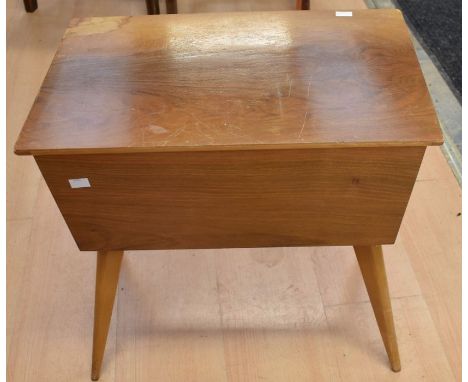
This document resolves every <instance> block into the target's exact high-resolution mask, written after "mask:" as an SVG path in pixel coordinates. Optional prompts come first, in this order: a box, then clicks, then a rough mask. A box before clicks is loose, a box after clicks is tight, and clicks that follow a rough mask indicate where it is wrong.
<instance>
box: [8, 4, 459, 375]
mask: <svg viewBox="0 0 468 382" xmlns="http://www.w3.org/2000/svg"><path fill="white" fill-rule="evenodd" d="M312 6H314V7H317V8H325V7H327V8H332V9H347V8H359V7H360V8H362V7H363V6H364V5H363V3H362V2H361V0H333V1H326V0H320V1H316V2H314V1H312ZM293 7H294V1H293V0H273V1H270V0H259V1H255V0H232V1H229V0H179V10H180V12H212V11H222V10H268V9H271V10H274V9H293ZM144 13H145V4H144V1H143V0H99V1H97V0H39V10H38V11H37V12H36V13H34V14H26V13H25V12H24V10H23V6H22V2H21V1H20V0H7V99H8V104H7V112H8V114H7V159H8V166H7V235H8V242H7V267H8V268H7V366H8V370H7V376H8V380H9V381H12V382H13V381H14V382H17V381H48V382H52V381H88V380H89V376H90V366H91V341H92V322H93V321H92V316H93V298H94V277H95V274H94V272H95V262H96V259H95V254H94V253H91V252H90V253H88V252H85V253H80V252H79V251H78V249H77V247H76V245H75V244H74V242H73V239H72V237H71V235H70V233H69V231H68V229H67V227H66V226H65V223H64V221H63V219H62V217H61V215H60V213H59V211H58V209H57V206H56V205H55V203H54V201H53V199H52V196H51V195H50V193H49V190H48V189H47V186H46V185H45V183H44V181H43V180H42V178H41V175H40V173H39V171H38V169H37V167H36V164H35V163H34V161H33V160H32V159H31V158H27V157H16V156H14V155H13V144H14V141H15V139H16V136H17V134H18V132H19V130H20V128H21V126H22V123H23V122H24V120H25V118H26V115H27V113H28V111H29V108H30V106H31V104H32V102H33V100H34V97H35V95H36V93H37V91H38V89H39V86H40V84H41V81H42V79H43V77H44V75H45V73H46V71H47V68H48V66H49V64H50V62H51V60H52V57H53V54H54V52H55V49H56V48H57V45H58V43H59V41H60V38H61V36H62V34H63V31H64V29H65V27H66V25H67V23H68V21H69V20H70V18H71V17H81V16H107V15H126V14H144ZM155 17H156V16H155ZM460 212H461V191H460V188H459V186H458V183H457V181H456V180H455V178H454V177H453V175H452V173H451V171H450V168H449V167H448V165H447V163H446V162H445V159H444V156H443V155H442V153H441V151H440V149H439V148H429V149H428V151H427V153H426V156H425V159H424V162H423V166H422V169H421V171H420V174H419V177H418V181H417V182H416V186H415V189H414V191H413V195H412V197H411V200H410V203H409V206H408V209H407V212H406V216H405V218H404V221H403V224H402V227H401V231H400V234H399V236H398V240H397V242H396V245H395V246H386V247H384V251H385V259H386V262H387V272H388V277H389V283H390V292H391V297H392V303H393V308H394V316H395V321H396V327H397V334H398V338H399V345H400V353H401V360H402V372H401V373H399V374H395V373H392V372H391V371H390V369H389V367H388V364H387V362H388V361H387V357H386V354H385V350H384V347H383V344H382V342H381V338H380V335H379V332H378V328H377V325H376V322H375V320H374V316H373V314H372V309H371V307H370V304H369V301H368V296H367V294H366V291H365V288H364V284H363V281H362V279H361V276H360V273H359V268H358V265H357V262H356V260H355V257H354V254H353V251H352V248H351V247H334V248H290V249H285V248H276V249H242V250H237V249H236V250H233V249H230V250H205V251H159V252H158V253H155V251H142V252H129V253H126V255H125V258H124V261H123V265H122V273H121V279H120V285H119V291H118V297H117V302H116V306H115V308H114V317H113V320H112V326H111V330H110V334H109V339H108V345H107V352H106V355H105V359H104V364H103V370H102V377H101V381H103V382H105V381H125V382H127V381H163V382H165V381H175V382H179V381H180V382H188V381H194V382H208V381H214V382H221V381H248V382H250V381H278V382H284V381H294V382H301V381H364V380H367V381H419V380H424V381H452V380H460V379H461V216H459V213H460Z"/></svg>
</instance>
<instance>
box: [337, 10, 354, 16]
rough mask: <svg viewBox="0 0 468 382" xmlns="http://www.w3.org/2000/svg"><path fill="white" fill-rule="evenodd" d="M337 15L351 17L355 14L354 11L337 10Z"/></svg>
mask: <svg viewBox="0 0 468 382" xmlns="http://www.w3.org/2000/svg"><path fill="white" fill-rule="evenodd" d="M335 16H336V17H351V16H353V12H351V11H347V12H339V11H337V12H335Z"/></svg>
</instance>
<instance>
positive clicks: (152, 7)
mask: <svg viewBox="0 0 468 382" xmlns="http://www.w3.org/2000/svg"><path fill="white" fill-rule="evenodd" d="M146 12H147V13H148V15H159V13H160V12H159V0H146Z"/></svg>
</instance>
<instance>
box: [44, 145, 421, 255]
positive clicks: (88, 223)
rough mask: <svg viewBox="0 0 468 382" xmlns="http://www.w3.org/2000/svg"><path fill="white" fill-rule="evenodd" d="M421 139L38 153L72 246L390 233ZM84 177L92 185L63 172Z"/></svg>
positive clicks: (326, 240)
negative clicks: (78, 184)
mask: <svg viewBox="0 0 468 382" xmlns="http://www.w3.org/2000/svg"><path fill="white" fill-rule="evenodd" d="M424 150H425V149H424V148H423V147H413V148H346V149H310V150H260V151H219V152H213V151H212V152H188V153H134V154H89V155H70V156H65V155H64V156H61V155H58V156H38V157H36V161H37V163H38V165H39V167H40V169H41V171H42V174H43V175H44V178H45V180H46V182H47V184H48V186H49V188H50V190H51V191H52V194H53V196H54V198H55V200H56V202H57V204H58V206H59V208H60V210H61V212H62V214H63V216H64V218H65V221H66V222H67V224H68V227H69V228H70V230H71V233H72V234H73V237H74V238H75V240H76V242H77V244H78V247H79V248H80V249H81V250H108V249H114V250H118V249H122V250H130V249H177V248H223V247H232V248H238V247H271V246H305V245H374V244H390V243H393V242H394V240H395V238H396V235H397V233H398V229H399V226H400V223H401V220H402V217H403V214H404V211H405V208H406V205H407V202H408V199H409V196H410V194H411V190H412V187H413V184H414V181H415V179H416V175H417V172H418V169H419V166H420V163H421V160H422V157H423V154H424ZM75 178H88V179H89V182H90V184H91V187H90V188H71V187H70V184H69V181H68V180H69V179H75Z"/></svg>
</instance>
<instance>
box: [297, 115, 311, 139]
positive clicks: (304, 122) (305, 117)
mask: <svg viewBox="0 0 468 382" xmlns="http://www.w3.org/2000/svg"><path fill="white" fill-rule="evenodd" d="M308 115H309V112H308V111H306V112H305V113H304V121H303V122H302V127H301V131H299V138H302V132H303V131H304V127H305V125H306V122H307V116H308Z"/></svg>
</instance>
